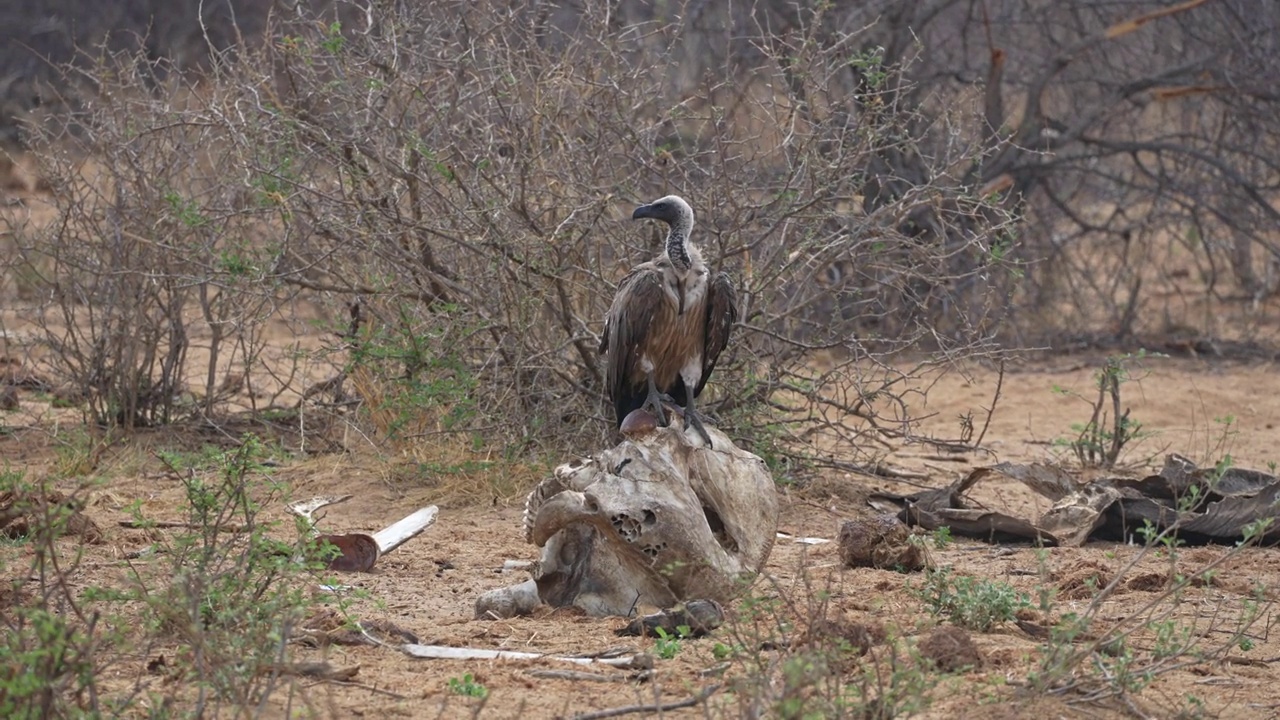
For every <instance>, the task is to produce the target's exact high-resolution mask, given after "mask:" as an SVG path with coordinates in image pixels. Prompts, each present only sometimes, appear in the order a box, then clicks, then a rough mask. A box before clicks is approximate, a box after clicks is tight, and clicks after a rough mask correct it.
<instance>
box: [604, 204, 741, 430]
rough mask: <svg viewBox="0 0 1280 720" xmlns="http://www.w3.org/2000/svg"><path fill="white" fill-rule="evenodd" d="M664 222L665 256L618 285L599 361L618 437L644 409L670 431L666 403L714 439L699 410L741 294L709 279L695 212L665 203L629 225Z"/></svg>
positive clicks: (646, 208)
mask: <svg viewBox="0 0 1280 720" xmlns="http://www.w3.org/2000/svg"><path fill="white" fill-rule="evenodd" d="M642 218H652V219H654V220H661V221H663V222H665V223H666V224H667V225H668V226H669V227H670V230H669V231H668V233H667V242H666V248H665V249H664V251H663V253H662V255H660V256H658V257H657V258H656V259H654V260H651V261H649V262H645V263H641V264H639V265H637V266H635V267H634V268H632V270H631V272H630V273H628V274H627V276H626V277H625V278H623V279H622V282H621V283H619V285H618V292H617V294H616V295H614V298H613V304H612V305H611V306H610V307H609V312H608V314H607V315H606V316H605V322H604V333H603V334H602V335H601V337H600V353H601V354H602V355H605V358H606V359H605V385H606V387H607V389H608V391H609V399H610V400H612V401H613V409H614V412H615V413H616V415H617V417H616V422H617V427H618V428H619V429H621V428H622V422H623V420H624V419H625V418H626V417H627V415H628V414H630V413H631V412H632V411H633V410H638V409H646V410H648V411H650V412H651V413H652V414H653V416H654V417H655V418H656V419H657V421H658V423H659V424H660V425H667V424H668V423H667V417H666V413H665V412H664V411H663V409H662V403H663V402H664V401H665V402H670V403H672V404H675V405H678V406H680V407H682V408H683V410H684V418H685V424H686V425H687V426H689V427H692V428H694V429H695V430H696V431H697V432H698V434H699V435H701V436H702V439H703V441H704V442H706V444H707V446H708V447H710V446H711V438H710V436H709V435H707V431H706V428H704V427H703V425H702V418H701V417H700V416H699V415H698V412H697V410H696V409H695V408H694V398H696V397H698V395H700V394H701V393H702V388H704V387H706V384H707V378H708V377H710V376H711V371H712V370H714V369H715V366H716V360H717V359H718V358H719V357H720V353H721V351H723V350H724V348H725V345H726V344H728V342H729V332H730V330H732V329H733V323H734V322H735V321H736V320H737V318H738V308H737V293H736V292H735V291H734V289H733V284H732V282H731V281H730V279H729V275H728V273H724V272H720V273H717V274H716V275H715V277H709V275H710V273H709V272H708V270H707V266H706V264H705V263H704V262H703V261H702V253H700V252H699V251H698V249H697V248H696V247H694V246H693V245H690V244H689V234H690V233H691V232H692V231H693V209H692V208H690V207H689V204H688V203H687V202H685V201H684V200H683V199H682V198H680V197H677V196H675V195H668V196H666V197H664V198H661V199H659V200H655V201H653V202H652V203H649V204H648V205H641V206H640V207H638V208H636V209H635V212H633V213H632V214H631V219H632V220H639V219H642Z"/></svg>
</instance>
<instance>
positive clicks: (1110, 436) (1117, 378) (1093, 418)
mask: <svg viewBox="0 0 1280 720" xmlns="http://www.w3.org/2000/svg"><path fill="white" fill-rule="evenodd" d="M1150 357H1163V356H1162V355H1159V354H1157V353H1148V352H1146V351H1145V350H1142V351H1139V352H1137V353H1128V354H1125V355H1119V356H1110V357H1108V358H1107V359H1106V362H1105V363H1104V364H1103V366H1102V369H1101V370H1099V371H1098V373H1097V374H1096V375H1095V376H1094V382H1095V385H1096V386H1097V395H1096V396H1095V397H1094V399H1093V400H1087V399H1085V398H1083V397H1082V396H1080V395H1078V394H1076V393H1073V392H1070V391H1067V390H1065V389H1063V388H1061V387H1057V386H1055V387H1054V392H1057V393H1060V394H1064V395H1075V396H1076V397H1080V398H1081V399H1082V400H1085V402H1087V403H1089V406H1090V411H1091V412H1090V416H1089V420H1088V421H1087V422H1084V423H1075V424H1072V426H1071V430H1072V431H1073V432H1075V434H1076V435H1075V437H1073V438H1069V439H1064V438H1059V439H1057V440H1055V441H1054V444H1055V445H1057V446H1060V447H1066V448H1068V449H1070V450H1071V452H1072V454H1074V455H1075V458H1076V460H1077V461H1078V462H1079V463H1080V465H1081V466H1082V467H1101V468H1112V467H1115V465H1116V462H1117V461H1119V459H1120V455H1121V453H1122V452H1123V451H1124V450H1125V448H1127V447H1129V446H1131V445H1132V444H1133V443H1134V442H1136V441H1138V440H1141V439H1142V438H1145V437H1147V436H1148V435H1149V433H1147V432H1145V431H1144V430H1143V429H1142V424H1141V423H1139V422H1138V421H1137V420H1134V419H1132V418H1131V417H1130V416H1129V409H1128V408H1124V407H1123V406H1122V400H1121V388H1122V387H1123V386H1124V385H1125V383H1128V382H1130V381H1132V380H1135V379H1136V378H1135V375H1134V371H1135V368H1139V367H1141V362H1142V361H1143V360H1145V359H1147V358H1150Z"/></svg>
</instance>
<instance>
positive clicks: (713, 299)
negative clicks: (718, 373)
mask: <svg viewBox="0 0 1280 720" xmlns="http://www.w3.org/2000/svg"><path fill="white" fill-rule="evenodd" d="M737 320H738V292H737V291H736V290H734V289H733V280H732V279H731V278H730V277H729V273H726V272H720V273H716V276H715V279H713V280H712V281H711V283H710V284H709V285H708V286H707V343H706V345H705V346H704V349H703V352H702V377H700V378H698V387H696V388H694V390H693V396H694V397H697V396H699V395H701V394H702V388H704V387H706V385H707V378H709V377H711V371H712V370H715V368H716V360H717V359H718V358H719V357H720V353H721V352H723V351H724V348H725V346H726V345H728V344H729V335H730V333H732V332H733V324H734V323H735V322H737Z"/></svg>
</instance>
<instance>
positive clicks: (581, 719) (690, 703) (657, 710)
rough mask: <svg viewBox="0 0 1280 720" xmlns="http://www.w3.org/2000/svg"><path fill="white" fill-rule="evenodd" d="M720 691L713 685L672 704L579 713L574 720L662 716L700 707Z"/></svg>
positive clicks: (718, 687) (717, 686)
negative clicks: (682, 709) (675, 711)
mask: <svg viewBox="0 0 1280 720" xmlns="http://www.w3.org/2000/svg"><path fill="white" fill-rule="evenodd" d="M719 689H720V686H719V685H711V686H709V687H705V688H703V689H702V690H701V691H699V692H698V694H697V695H694V696H693V697H691V698H689V699H687V700H680V701H678V702H670V703H655V704H652V705H628V706H627V707H620V708H614V709H612V710H597V711H596V712H589V713H578V714H577V715H574V716H573V718H574V720H603V719H604V718H611V717H619V716H621V715H635V714H639V713H645V714H648V715H661V714H662V713H665V712H671V711H672V710H679V709H681V708H688V707H694V706H695V705H700V704H702V703H703V702H706V700H707V698H709V697H711V695H712V694H713V693H715V691H717V690H719Z"/></svg>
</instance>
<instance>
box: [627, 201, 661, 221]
mask: <svg viewBox="0 0 1280 720" xmlns="http://www.w3.org/2000/svg"><path fill="white" fill-rule="evenodd" d="M652 217H657V215H654V214H653V206H652V205H641V206H640V207H638V208H636V209H635V212H633V213H631V219H632V220H642V219H644V218H652Z"/></svg>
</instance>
